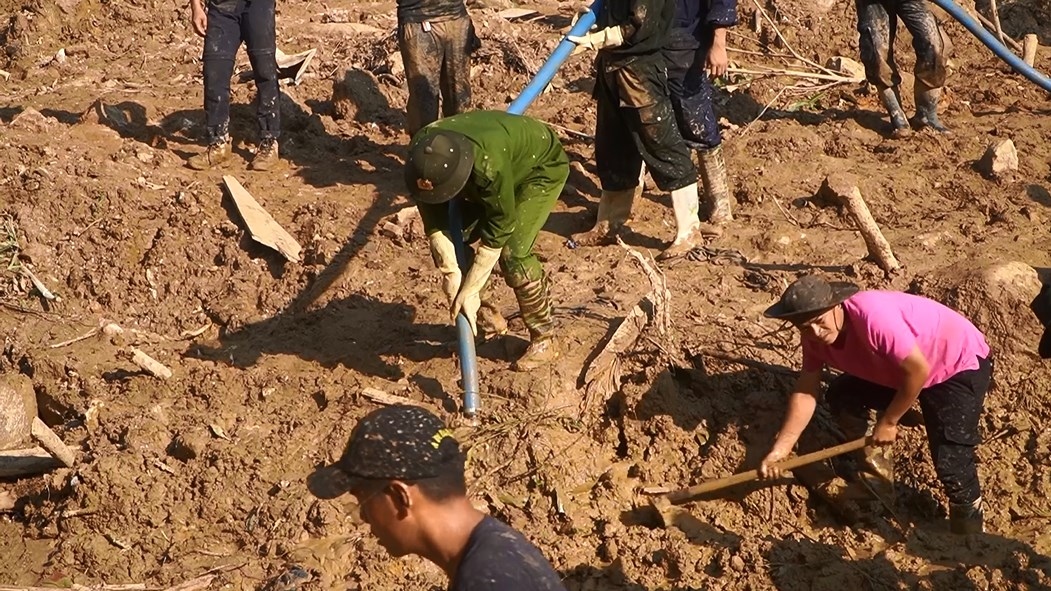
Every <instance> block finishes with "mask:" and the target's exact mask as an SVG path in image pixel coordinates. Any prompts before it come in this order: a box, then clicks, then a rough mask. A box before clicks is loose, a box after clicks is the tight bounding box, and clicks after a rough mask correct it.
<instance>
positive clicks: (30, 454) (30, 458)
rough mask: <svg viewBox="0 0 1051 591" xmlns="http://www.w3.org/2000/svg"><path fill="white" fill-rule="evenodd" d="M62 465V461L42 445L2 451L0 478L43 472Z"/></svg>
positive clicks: (0, 453)
mask: <svg viewBox="0 0 1051 591" xmlns="http://www.w3.org/2000/svg"><path fill="white" fill-rule="evenodd" d="M61 467H62V462H60V461H58V460H56V459H55V458H54V457H52V456H51V454H49V453H48V452H47V450H45V449H44V448H42V447H33V448H28V449H10V450H7V451H0V478H12V477H15V476H30V475H35V474H43V473H44V472H50V471H51V470H54V469H56V468H61Z"/></svg>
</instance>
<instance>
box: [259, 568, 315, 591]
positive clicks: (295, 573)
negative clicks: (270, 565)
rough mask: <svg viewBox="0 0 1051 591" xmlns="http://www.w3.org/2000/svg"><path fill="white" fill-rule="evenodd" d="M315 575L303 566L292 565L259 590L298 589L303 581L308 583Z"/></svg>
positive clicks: (286, 590)
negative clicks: (311, 574) (312, 575)
mask: <svg viewBox="0 0 1051 591" xmlns="http://www.w3.org/2000/svg"><path fill="white" fill-rule="evenodd" d="M311 579H313V577H311V576H310V573H308V572H307V571H305V570H303V568H302V567H299V566H292V567H290V568H289V569H288V570H286V571H285V572H283V573H281V574H280V575H278V576H276V577H274V578H273V579H270V581H268V582H267V584H266V585H263V587H262V588H260V590H259V591H296V590H297V589H299V586H300V585H302V584H303V583H308V582H310V580H311Z"/></svg>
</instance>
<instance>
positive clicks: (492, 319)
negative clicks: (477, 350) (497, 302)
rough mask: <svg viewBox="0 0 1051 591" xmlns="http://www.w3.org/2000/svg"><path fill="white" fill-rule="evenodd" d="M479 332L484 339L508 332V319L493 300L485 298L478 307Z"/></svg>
mask: <svg viewBox="0 0 1051 591" xmlns="http://www.w3.org/2000/svg"><path fill="white" fill-rule="evenodd" d="M478 334H479V335H480V336H481V337H482V340H488V339H491V338H493V337H496V336H500V335H504V334H507V320H505V319H504V316H503V314H501V313H500V311H499V310H497V309H496V306H494V305H493V304H492V302H489V301H487V300H485V299H482V305H481V306H480V307H479V308H478Z"/></svg>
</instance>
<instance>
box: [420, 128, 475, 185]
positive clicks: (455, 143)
mask: <svg viewBox="0 0 1051 591" xmlns="http://www.w3.org/2000/svg"><path fill="white" fill-rule="evenodd" d="M473 169H474V145H473V144H472V143H471V140H469V139H467V136H465V135H463V134H462V133H457V132H455V131H444V130H430V129H424V130H423V131H421V132H420V134H419V135H417V137H416V139H415V140H413V143H412V146H410V147H409V159H408V161H406V162H405V187H406V188H407V189H408V190H409V194H411V195H412V197H413V198H414V199H416V200H417V201H420V202H422V203H445V202H446V201H448V200H450V199H452V198H453V197H455V196H456V195H457V194H458V193H459V192H460V191H461V190H462V189H463V187H464V185H466V184H467V179H468V178H470V176H471V171H472V170H473Z"/></svg>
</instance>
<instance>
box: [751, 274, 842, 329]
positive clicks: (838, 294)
mask: <svg viewBox="0 0 1051 591" xmlns="http://www.w3.org/2000/svg"><path fill="white" fill-rule="evenodd" d="M856 293H858V286H857V285H854V284H853V283H848V282H845V281H832V282H829V281H825V280H824V279H822V278H821V277H818V276H817V275H804V276H803V277H800V278H799V279H796V280H795V281H794V282H793V283H792V285H789V286H788V289H786V290H785V293H784V294H783V295H782V296H781V299H780V300H778V301H777V303H776V304H774V305H773V306H770V307H769V308H767V309H766V311H765V312H763V315H764V316H766V317H767V318H778V319H781V320H796V319H803V318H806V317H808V316H816V315H818V314H820V313H821V312H824V311H825V310H828V309H829V308H832V307H834V306H836V305H838V304H841V303H843V302H844V301H846V300H847V299H848V298H849V297H850V296H852V295H854V294H856Z"/></svg>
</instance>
